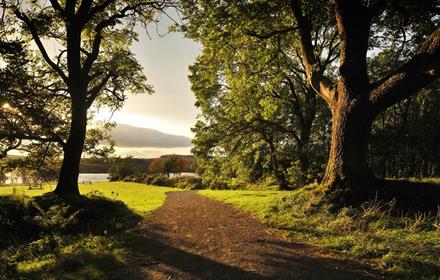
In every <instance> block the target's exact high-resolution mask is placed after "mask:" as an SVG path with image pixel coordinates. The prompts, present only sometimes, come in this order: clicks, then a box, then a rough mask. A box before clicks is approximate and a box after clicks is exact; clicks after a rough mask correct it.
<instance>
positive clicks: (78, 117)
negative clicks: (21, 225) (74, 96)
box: [55, 101, 87, 196]
mask: <svg viewBox="0 0 440 280" xmlns="http://www.w3.org/2000/svg"><path fill="white" fill-rule="evenodd" d="M86 130H87V109H86V106H85V105H83V104H81V102H78V101H76V102H72V121H71V126H70V134H69V138H68V139H67V142H66V145H65V147H64V159H63V163H62V165H61V170H60V177H59V179H58V184H57V187H56V189H55V193H56V194H58V195H73V196H74V195H79V188H78V176H79V164H80V161H81V154H82V151H83V148H84V141H85V137H86Z"/></svg>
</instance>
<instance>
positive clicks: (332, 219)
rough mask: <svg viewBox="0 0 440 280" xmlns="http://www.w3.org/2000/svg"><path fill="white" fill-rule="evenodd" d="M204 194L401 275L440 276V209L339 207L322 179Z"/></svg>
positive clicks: (336, 254)
mask: <svg viewBox="0 0 440 280" xmlns="http://www.w3.org/2000/svg"><path fill="white" fill-rule="evenodd" d="M199 194H201V195H204V196H206V197H209V198H212V199H216V200H220V201H223V202H226V203H229V204H231V205H233V206H235V207H237V208H239V209H242V210H244V211H247V212H250V213H252V214H253V215H255V216H256V217H258V218H260V219H261V220H262V221H264V222H269V223H270V224H271V225H273V226H274V227H275V228H277V229H279V230H282V231H283V232H284V233H285V235H286V236H287V237H289V238H292V239H293V240H296V241H302V242H305V243H309V244H313V245H315V246H318V247H320V248H323V250H325V251H327V252H329V253H330V254H331V255H333V256H334V257H336V258H342V259H349V260H352V261H357V262H360V263H368V264H372V265H373V266H374V267H375V268H376V269H378V270H380V271H382V272H383V273H385V274H386V275H389V276H392V277H397V278H398V279H440V245H439V244H440V212H439V213H431V214H430V215H429V214H422V213H412V214H409V213H404V212H399V211H397V210H396V209H394V208H393V207H394V205H393V202H391V203H383V202H379V201H370V202H367V203H364V204H363V205H362V206H360V207H358V208H352V207H345V208H342V209H335V208H334V207H333V206H332V205H331V204H330V203H329V202H326V201H325V200H324V199H323V192H322V190H321V189H320V188H319V187H318V186H316V185H315V186H313V185H312V186H308V187H306V188H303V189H299V190H297V191H293V192H260V191H239V190H234V191H228V190H203V191H199ZM436 214H437V215H436Z"/></svg>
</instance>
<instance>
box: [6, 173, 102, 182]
mask: <svg viewBox="0 0 440 280" xmlns="http://www.w3.org/2000/svg"><path fill="white" fill-rule="evenodd" d="M108 175H109V174H108V173H80V174H79V177H78V182H79V183H83V182H85V183H90V182H108ZM6 177H7V179H6V185H9V184H22V183H23V180H22V178H20V177H17V176H15V177H12V176H11V174H6Z"/></svg>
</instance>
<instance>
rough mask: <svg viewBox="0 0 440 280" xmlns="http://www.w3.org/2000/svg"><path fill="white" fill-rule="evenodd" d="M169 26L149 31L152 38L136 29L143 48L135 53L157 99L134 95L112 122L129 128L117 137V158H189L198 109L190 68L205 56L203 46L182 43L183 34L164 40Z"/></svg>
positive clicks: (101, 116)
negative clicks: (181, 155) (189, 73)
mask: <svg viewBox="0 0 440 280" xmlns="http://www.w3.org/2000/svg"><path fill="white" fill-rule="evenodd" d="M169 24H170V20H169V19H167V18H165V17H162V19H161V21H160V22H159V24H158V26H157V27H156V25H151V26H150V27H149V28H148V34H149V36H148V34H147V32H146V31H145V30H144V29H142V28H138V29H137V31H138V33H139V42H137V43H136V44H134V45H133V47H132V51H133V52H134V53H135V55H136V57H137V59H138V60H139V62H140V64H141V65H142V67H143V68H144V73H145V75H146V77H147V81H148V83H149V84H150V85H152V86H153V88H154V91H155V93H154V94H153V95H147V94H143V95H134V96H133V95H131V96H129V97H128V99H127V100H126V101H125V104H124V106H123V108H122V109H121V110H119V111H117V112H115V113H114V114H113V116H112V118H111V120H112V121H115V122H116V123H118V124H124V125H129V126H130V127H128V126H122V128H118V127H117V130H116V131H113V138H115V139H114V140H115V141H116V144H117V148H116V153H117V154H118V155H122V156H127V155H131V156H134V157H144V158H149V157H157V156H160V155H163V154H190V150H191V144H190V138H191V137H192V136H193V135H192V132H191V127H192V126H193V125H194V123H195V119H196V116H197V109H196V108H195V106H194V103H195V98H194V95H193V93H192V92H191V89H190V87H191V86H190V83H189V81H188V66H189V65H191V64H193V63H194V61H195V58H196V57H197V56H198V55H199V54H200V53H201V46H200V45H198V44H197V43H195V42H194V41H192V40H190V39H187V38H184V36H183V34H182V33H168V34H166V35H164V36H161V35H162V34H165V33H166V32H167V28H168V26H169ZM110 116H111V112H109V111H108V110H101V111H99V112H98V113H97V115H96V117H95V119H97V120H108V119H109V118H110ZM136 128H138V129H136ZM142 128H144V129H143V130H142ZM145 128H146V129H145ZM134 132H135V133H134ZM135 138H136V139H135ZM139 139H142V140H139ZM138 140H139V141H138ZM133 143H136V145H134V144H133ZM140 143H141V144H142V145H140ZM170 143H172V144H170Z"/></svg>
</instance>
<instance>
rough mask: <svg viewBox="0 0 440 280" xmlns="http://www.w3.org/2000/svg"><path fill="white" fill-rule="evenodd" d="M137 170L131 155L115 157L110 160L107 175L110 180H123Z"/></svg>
mask: <svg viewBox="0 0 440 280" xmlns="http://www.w3.org/2000/svg"><path fill="white" fill-rule="evenodd" d="M138 172H139V170H138V169H137V168H136V165H135V162H134V160H133V157H126V158H115V159H112V161H111V162H110V168H109V177H110V180H111V181H119V180H123V179H124V178H125V177H127V176H130V175H135V174H136V173H138Z"/></svg>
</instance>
